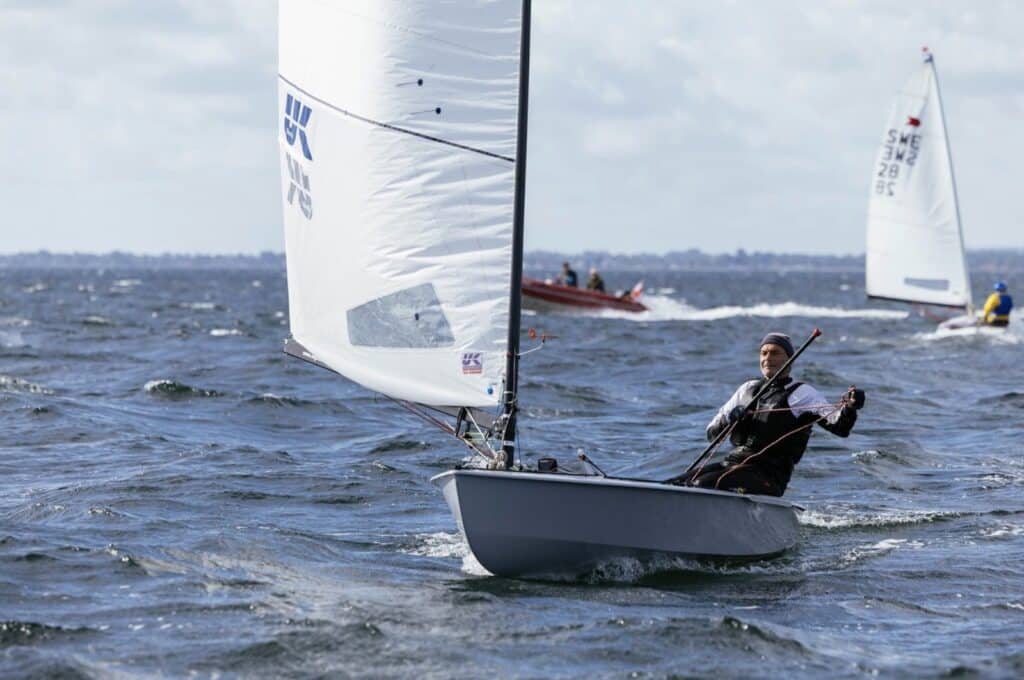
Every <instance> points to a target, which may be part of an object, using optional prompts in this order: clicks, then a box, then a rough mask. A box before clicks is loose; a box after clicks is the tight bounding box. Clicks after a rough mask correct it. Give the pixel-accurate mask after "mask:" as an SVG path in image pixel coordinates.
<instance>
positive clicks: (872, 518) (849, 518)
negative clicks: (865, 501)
mask: <svg viewBox="0 0 1024 680" xmlns="http://www.w3.org/2000/svg"><path fill="white" fill-rule="evenodd" d="M964 514H965V513H962V512H954V511H943V510H885V511H877V512H857V511H853V510H837V511H835V512H827V511H815V510H805V511H804V512H802V513H800V515H799V516H798V517H799V521H800V523H801V524H803V525H805V526H811V527H817V528H820V529H851V528H860V527H864V528H867V527H871V528H877V527H889V526H901V525H905V524H926V523H929V522H941V521H945V520H950V519H956V518H957V517H962V516H963V515H964Z"/></svg>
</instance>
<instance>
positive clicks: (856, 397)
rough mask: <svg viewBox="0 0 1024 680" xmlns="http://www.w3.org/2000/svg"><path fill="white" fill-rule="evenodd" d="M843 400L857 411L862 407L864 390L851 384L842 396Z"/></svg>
mask: <svg viewBox="0 0 1024 680" xmlns="http://www.w3.org/2000/svg"><path fill="white" fill-rule="evenodd" d="M843 400H844V401H845V402H846V403H847V404H848V405H850V406H851V407H853V409H854V410H855V411H859V410H861V409H862V408H864V390H861V389H857V388H856V387H854V386H852V385H851V386H850V389H849V390H847V392H846V395H845V396H844V397H843Z"/></svg>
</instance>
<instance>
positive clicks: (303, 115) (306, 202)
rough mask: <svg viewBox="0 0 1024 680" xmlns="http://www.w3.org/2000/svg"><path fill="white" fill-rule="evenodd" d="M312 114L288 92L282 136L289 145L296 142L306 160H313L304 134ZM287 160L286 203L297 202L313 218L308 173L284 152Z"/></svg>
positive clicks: (292, 203)
mask: <svg viewBox="0 0 1024 680" xmlns="http://www.w3.org/2000/svg"><path fill="white" fill-rule="evenodd" d="M312 115H313V110H312V109H311V108H310V107H309V106H307V105H306V104H303V103H302V102H301V101H300V100H299V98H298V97H296V96H294V95H292V94H289V95H288V96H287V99H286V100H285V105H284V138H285V140H286V141H287V142H288V145H289V146H295V143H296V142H298V143H299V146H301V147H302V155H303V156H304V157H305V158H306V160H309V161H312V160H313V150H312V149H311V148H310V145H309V137H308V136H307V135H306V126H307V125H308V124H309V119H310V117H311V116H312ZM285 158H287V160H288V177H289V179H290V181H291V184H290V186H289V187H288V205H295V202H296V200H298V203H299V209H300V210H302V214H303V215H305V216H306V219H307V220H309V219H313V194H312V193H311V192H310V189H309V175H308V174H307V173H306V171H305V170H303V168H302V163H301V162H300V161H299V159H297V158H293V157H292V155H291V154H290V153H285Z"/></svg>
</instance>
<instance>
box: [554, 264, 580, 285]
mask: <svg viewBox="0 0 1024 680" xmlns="http://www.w3.org/2000/svg"><path fill="white" fill-rule="evenodd" d="M558 282H559V283H560V284H562V285H563V286H569V287H570V288H576V287H577V286H578V285H579V279H578V277H577V276H576V272H574V271H573V269H572V267H570V266H569V263H568V262H563V263H562V273H561V274H559V275H558Z"/></svg>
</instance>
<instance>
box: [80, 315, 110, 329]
mask: <svg viewBox="0 0 1024 680" xmlns="http://www.w3.org/2000/svg"><path fill="white" fill-rule="evenodd" d="M82 325H83V326H113V325H114V320H113V319H108V318H107V317H105V316H100V315H98V314H90V315H89V316H87V317H85V318H83V319H82Z"/></svg>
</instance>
